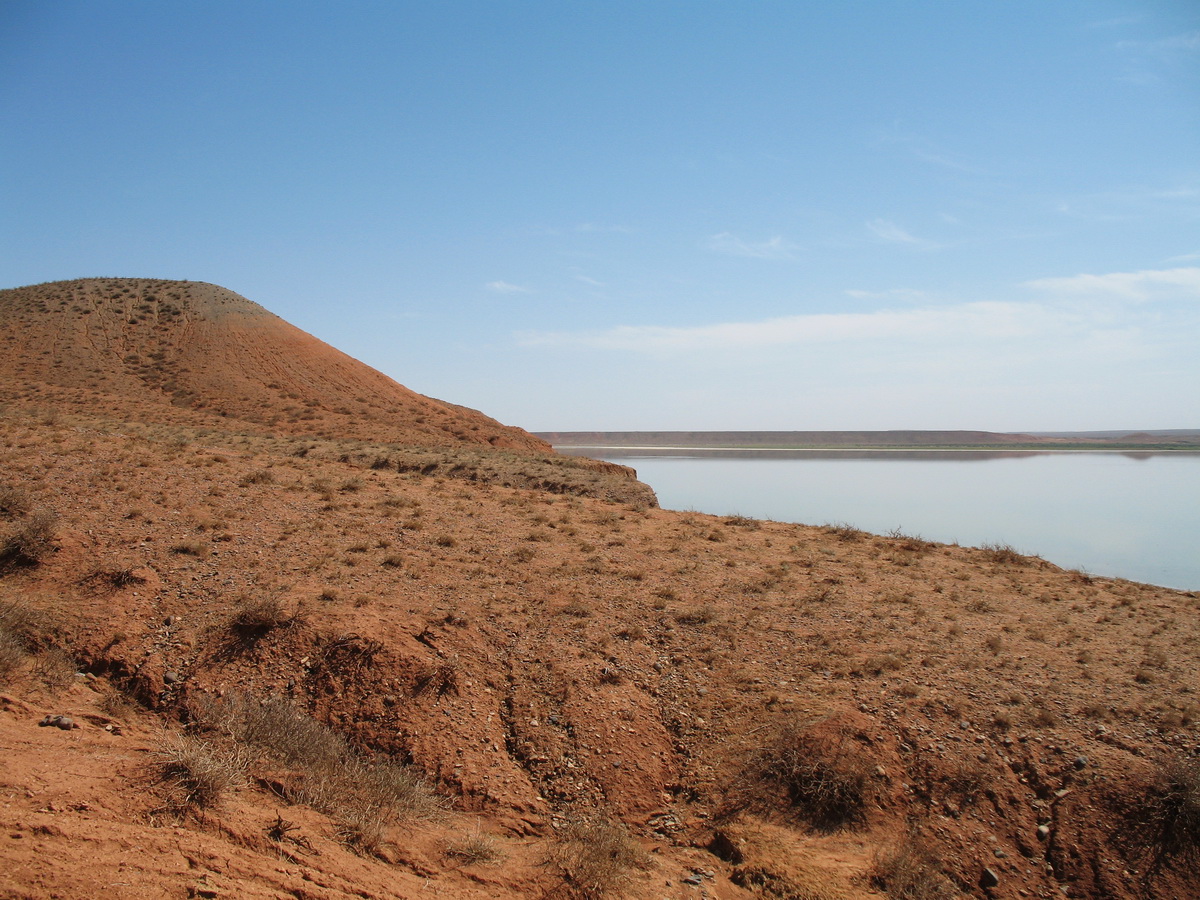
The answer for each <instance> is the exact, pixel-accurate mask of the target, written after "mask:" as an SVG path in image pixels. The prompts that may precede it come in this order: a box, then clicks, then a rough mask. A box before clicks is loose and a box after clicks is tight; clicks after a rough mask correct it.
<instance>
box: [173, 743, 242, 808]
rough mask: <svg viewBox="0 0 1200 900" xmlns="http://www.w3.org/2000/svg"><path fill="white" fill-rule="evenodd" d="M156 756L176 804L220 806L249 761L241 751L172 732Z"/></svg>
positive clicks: (177, 806)
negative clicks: (223, 748) (174, 734)
mask: <svg viewBox="0 0 1200 900" xmlns="http://www.w3.org/2000/svg"><path fill="white" fill-rule="evenodd" d="M156 756H157V768H158V775H159V778H160V780H161V781H162V782H163V783H164V784H165V785H166V786H167V790H168V801H169V803H170V805H171V806H173V807H175V808H181V809H182V808H186V807H189V806H200V807H213V806H216V805H217V804H218V803H220V801H221V798H222V797H223V796H224V795H225V793H226V792H227V791H229V790H232V789H233V788H236V787H238V786H239V785H240V784H241V783H242V781H243V777H244V773H245V761H244V760H243V759H242V758H241V757H240V756H239V755H238V754H237V753H235V752H230V751H225V750H221V749H219V748H217V747H216V746H215V745H213V744H210V743H208V742H206V741H201V740H198V739H196V738H193V737H187V736H183V737H180V736H172V737H171V738H170V739H169V740H168V741H167V742H166V743H165V744H164V745H163V746H162V747H160V748H159V749H158V751H157V753H156Z"/></svg>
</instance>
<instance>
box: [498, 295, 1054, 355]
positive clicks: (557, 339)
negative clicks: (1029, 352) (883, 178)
mask: <svg viewBox="0 0 1200 900" xmlns="http://www.w3.org/2000/svg"><path fill="white" fill-rule="evenodd" d="M1065 318H1067V316H1066V314H1063V313H1059V312H1058V311H1055V310H1053V309H1050V308H1048V307H1044V306H1040V305H1037V304H1032V303H995V302H979V303H964V304H961V305H959V306H953V307H935V308H925V309H914V310H901V311H893V310H882V311H879V312H870V313H820V314H814V315H799V316H781V317H778V318H773V319H764V320H761V321H757V322H721V323H718V324H715V325H698V326H684V327H667V326H659V325H636V326H634V325H622V326H618V327H617V328H611V329H608V330H607V331H598V332H581V333H580V332H576V333H571V332H524V333H522V334H519V335H518V340H519V342H520V343H521V344H523V345H524V346H527V347H534V346H581V347H590V348H593V349H598V350H630V351H640V352H659V351H699V350H746V349H754V348H762V347H771V346H781V345H800V344H830V343H840V342H861V341H873V340H887V341H897V340H909V341H940V340H945V339H955V340H965V339H970V338H972V337H975V338H984V337H986V338H990V339H997V338H1018V337H1025V336H1030V335H1035V334H1040V333H1045V332H1047V331H1055V330H1059V327H1060V326H1061V325H1062V324H1063V320H1064V319H1065Z"/></svg>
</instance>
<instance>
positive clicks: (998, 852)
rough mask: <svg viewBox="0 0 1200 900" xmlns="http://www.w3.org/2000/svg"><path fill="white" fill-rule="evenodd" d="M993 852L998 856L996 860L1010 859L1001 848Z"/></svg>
mask: <svg viewBox="0 0 1200 900" xmlns="http://www.w3.org/2000/svg"><path fill="white" fill-rule="evenodd" d="M993 852H994V853H995V854H996V859H1008V854H1007V853H1005V852H1004V851H1003V850H1001V849H1000V848H999V847H997V848H996V849H995V850H994V851H993Z"/></svg>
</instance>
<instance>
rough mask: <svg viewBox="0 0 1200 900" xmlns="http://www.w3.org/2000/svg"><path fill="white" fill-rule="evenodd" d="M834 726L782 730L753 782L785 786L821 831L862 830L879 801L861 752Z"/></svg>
mask: <svg viewBox="0 0 1200 900" xmlns="http://www.w3.org/2000/svg"><path fill="white" fill-rule="evenodd" d="M831 725H832V722H831V720H828V719H826V720H824V721H823V722H815V723H812V724H810V725H807V726H802V727H799V728H797V727H785V728H783V729H782V730H781V731H780V732H779V734H778V737H777V738H776V740H775V741H774V743H773V744H772V745H770V746H768V747H766V748H764V749H763V750H762V751H760V753H759V755H758V758H757V759H756V760H755V761H754V763H753V764H752V767H751V768H752V772H751V775H752V777H755V778H757V779H760V780H767V781H770V782H773V783H775V784H777V785H779V786H781V787H782V788H783V789H784V790H785V791H786V792H787V795H788V799H789V800H790V802H791V804H792V806H793V807H794V808H795V809H796V810H797V812H799V814H800V815H801V816H802V817H803V818H804V819H806V820H807V821H809V822H810V823H811V824H812V825H814V826H816V827H817V828H821V829H825V830H836V829H838V828H843V827H846V826H850V825H858V824H861V823H862V822H863V821H865V819H866V814H867V807H868V804H869V803H870V802H871V799H872V797H873V795H874V786H873V784H872V781H871V765H870V760H869V758H868V757H867V756H866V755H865V754H864V753H863V750H862V747H861V746H859V744H858V743H857V742H856V741H854V740H852V739H851V738H850V737H849V736H848V735H846V734H845V733H843V732H842V731H841V729H840V728H837V727H831Z"/></svg>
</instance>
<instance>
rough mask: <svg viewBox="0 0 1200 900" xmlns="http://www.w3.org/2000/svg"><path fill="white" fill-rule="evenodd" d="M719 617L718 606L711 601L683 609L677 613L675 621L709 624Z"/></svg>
mask: <svg viewBox="0 0 1200 900" xmlns="http://www.w3.org/2000/svg"><path fill="white" fill-rule="evenodd" d="M716 617H717V608H716V607H715V606H713V605H712V604H711V603H705V604H704V605H702V606H694V607H692V608H691V609H682V610H680V611H679V612H677V613H676V614H675V621H676V622H678V623H679V624H680V625H707V624H708V623H709V622H711V621H713V619H715V618H716Z"/></svg>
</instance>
